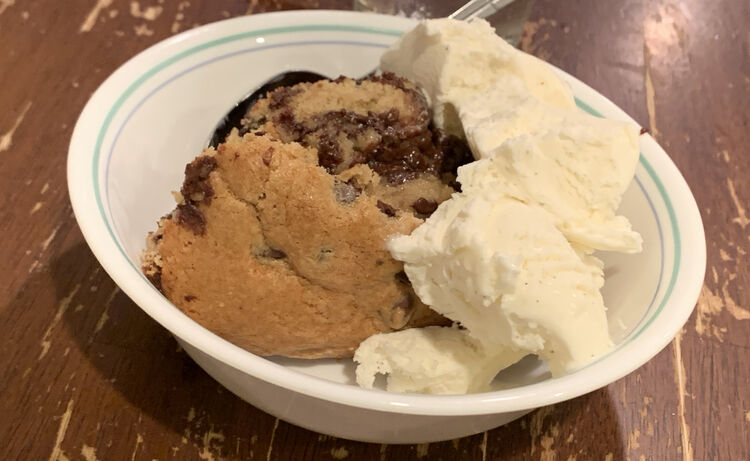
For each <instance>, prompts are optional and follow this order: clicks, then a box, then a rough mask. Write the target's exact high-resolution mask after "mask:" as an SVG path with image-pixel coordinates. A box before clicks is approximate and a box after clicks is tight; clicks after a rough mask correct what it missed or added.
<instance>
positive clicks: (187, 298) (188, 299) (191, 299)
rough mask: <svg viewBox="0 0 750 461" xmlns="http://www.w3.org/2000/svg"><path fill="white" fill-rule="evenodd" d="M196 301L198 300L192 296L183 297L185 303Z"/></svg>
mask: <svg viewBox="0 0 750 461" xmlns="http://www.w3.org/2000/svg"><path fill="white" fill-rule="evenodd" d="M196 299H198V298H196V297H195V296H193V295H185V301H186V302H190V301H194V300H196Z"/></svg>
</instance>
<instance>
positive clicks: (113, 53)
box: [0, 0, 750, 461]
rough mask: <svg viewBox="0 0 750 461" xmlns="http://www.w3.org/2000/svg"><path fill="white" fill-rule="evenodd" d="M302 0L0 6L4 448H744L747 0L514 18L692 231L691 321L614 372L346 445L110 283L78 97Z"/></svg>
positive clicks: (120, 451)
mask: <svg viewBox="0 0 750 461" xmlns="http://www.w3.org/2000/svg"><path fill="white" fill-rule="evenodd" d="M349 5H350V2H349V1H344V0H339V1H328V2H321V6H328V7H340V8H346V7H348V6H349ZM314 6H317V3H316V2H315V0H298V1H296V2H295V1H283V0H273V1H261V0H250V1H249V3H248V1H247V0H214V1H210V2H209V1H205V2H198V1H195V0H191V1H172V2H163V1H162V0H149V1H142V2H137V1H126V0H68V1H64V2H51V1H48V2H33V1H30V0H0V222H2V226H3V233H2V236H3V238H2V239H0V261H2V263H0V264H2V267H3V270H2V271H0V337H1V338H2V339H0V459H7V460H46V459H49V460H53V461H55V460H78V459H84V460H87V461H93V460H119V459H123V460H153V459H158V460H160V461H164V460H170V459H185V460H193V459H195V460H198V459H202V460H220V459H262V460H277V459H278V460H287V459H291V460H303V459H336V460H341V459H353V460H360V459H363V460H409V459H443V460H451V459H462V460H464V459H482V460H485V459H502V460H521V459H530V460H557V461H566V460H567V461H571V460H578V461H582V460H607V461H614V460H624V459H628V460H631V459H632V460H649V459H654V460H693V459H695V460H708V459H712V460H713V459H717V460H740V459H750V442H749V440H750V438H749V437H748V435H747V434H748V433H749V432H750V384H748V382H749V381H750V363H749V362H748V350H749V348H750V339H749V338H750V293H749V292H748V286H749V284H748V282H750V270H748V268H747V265H746V264H745V263H744V262H745V261H747V258H746V253H747V252H748V251H750V242H749V240H750V238H749V231H750V228H748V225H750V217H748V213H750V210H748V208H750V203H748V202H749V200H748V199H750V182H748V181H747V179H745V180H743V179H742V178H743V177H744V178H747V177H748V176H747V175H748V173H747V171H748V168H750V154H748V150H750V127H748V112H749V111H750V109H749V108H750V56H749V55H748V49H749V48H750V35H748V24H750V7H749V6H748V3H747V2H746V1H742V0H718V1H715V2H707V1H701V0H675V1H666V0H657V1H647V0H629V1H624V2H619V1H599V0H579V1H568V2H559V1H557V2H556V1H553V0H539V1H538V2H537V3H536V5H535V9H534V12H533V15H532V19H531V20H530V21H529V23H528V24H527V26H526V28H525V35H524V38H523V41H522V47H523V49H524V50H526V51H529V52H531V53H533V54H535V55H537V56H539V57H541V58H543V59H546V60H548V61H549V62H552V63H554V64H556V65H558V66H559V67H561V68H562V69H565V70H566V71H568V72H570V73H572V74H573V75H575V76H577V77H578V78H580V79H581V80H583V81H585V82H587V83H589V84H590V85H591V86H593V87H594V88H596V89H598V90H600V91H601V92H602V93H603V94H605V95H607V96H608V97H610V98H611V99H612V100H613V101H614V102H615V103H617V104H618V105H619V106H620V107H622V108H623V109H625V110H626V111H627V112H628V113H630V114H631V115H633V116H634V117H635V118H636V119H637V120H638V121H639V122H640V123H641V124H643V125H644V126H647V127H649V128H650V130H651V132H652V133H653V134H654V135H655V136H656V139H657V140H658V141H659V142H660V143H661V144H662V145H663V146H664V148H665V149H666V150H667V152H669V154H670V155H671V157H672V159H674V161H675V163H676V164H677V166H678V167H679V168H680V170H681V171H682V173H683V174H684V175H685V177H686V179H687V181H688V183H689V184H690V186H691V188H692V190H693V193H694V194H695V196H696V199H697V201H698V204H699V206H700V209H701V213H702V216H703V221H704V224H705V228H706V236H707V239H708V271H707V274H706V282H705V285H704V287H703V290H702V292H701V297H700V300H699V301H698V305H697V308H696V310H695V312H694V314H693V316H692V317H691V318H690V320H689V322H688V323H687V324H686V325H685V327H684V329H683V330H682V332H681V333H680V334H679V335H678V337H677V338H675V340H674V341H673V342H672V343H671V344H670V345H669V346H668V347H667V348H666V349H664V350H663V351H662V352H661V353H660V354H659V355H658V356H656V358H654V359H653V360H652V361H650V362H649V363H647V364H646V365H644V366H643V367H642V368H640V369H639V370H637V371H636V372H634V373H632V374H631V375H629V376H627V377H625V378H623V379H621V380H619V381H617V382H616V383H614V384H611V385H610V386H607V387H606V388H603V389H600V390H598V391H596V392H592V393H591V394H588V395H586V396H583V397H580V398H578V399H575V400H572V401H569V402H565V403H561V404H558V405H554V406H550V407H546V408H542V409H540V410H538V411H535V412H534V413H532V414H530V415H529V416H527V417H525V418H522V419H521V420H519V421H516V422H514V423H512V424H510V425H508V426H505V427H501V428H498V429H495V430H493V431H489V432H487V433H483V434H478V435H476V436H473V437H467V438H464V439H460V440H453V441H450V442H445V443H434V444H429V445H427V444H425V445H416V446H385V445H383V446H381V445H371V444H364V443H356V442H350V441H346V440H338V439H335V438H331V437H327V436H323V435H319V434H316V433H313V432H309V431H306V430H303V429H300V428H297V427H295V426H292V425H290V424H286V423H284V422H283V421H279V420H277V419H275V418H273V417H272V416H269V415H267V414H265V413H263V412H261V411H259V410H256V409H255V408H253V407H251V406H250V405H248V404H246V403H244V402H242V401H241V400H240V399H238V398H237V397H235V396H234V395H232V394H231V393H229V392H228V391H226V390H224V389H223V388H222V387H221V386H220V385H218V384H217V383H216V382H215V381H213V380H212V379H211V378H210V377H208V376H207V375H206V374H205V373H204V372H203V371H202V370H201V369H200V368H198V367H197V366H196V365H195V364H194V363H193V362H192V360H190V358H189V357H187V355H186V354H185V353H184V352H182V351H181V350H180V348H179V347H178V346H177V343H176V342H175V340H174V339H173V338H172V337H171V336H170V335H169V334H168V333H167V332H166V331H165V330H164V329H163V328H161V327H160V326H159V325H158V324H156V323H155V322H154V321H152V320H151V319H150V318H149V317H147V316H146V315H145V314H144V313H143V312H142V311H141V310H140V309H139V308H138V307H137V306H136V305H135V304H133V303H132V302H131V301H130V300H129V299H128V297H127V296H125V295H124V294H123V293H122V292H120V291H119V290H118V288H117V287H116V286H115V284H114V283H113V282H112V280H110V278H109V277H108V276H107V275H106V274H105V273H104V272H103V271H102V270H101V268H100V266H99V264H98V263H97V261H96V260H95V259H94V257H93V255H92V254H91V252H90V251H89V249H88V247H87V246H86V244H85V243H84V241H83V238H82V236H81V233H80V231H79V229H78V226H77V225H76V222H75V219H74V218H73V214H72V211H71V207H70V203H69V201H68V197H67V190H66V184H65V160H66V154H67V146H68V142H69V138H70V135H71V131H72V129H73V125H74V123H75V121H76V118H77V116H78V114H79V112H80V111H81V109H82V108H83V105H84V104H85V102H86V100H87V99H88V98H89V96H90V95H91V93H92V92H93V91H94V89H95V88H96V87H97V86H98V85H99V84H100V83H101V82H102V81H103V80H104V79H105V77H106V76H107V75H108V74H109V73H110V72H112V71H113V70H114V69H115V68H116V67H117V66H118V65H120V64H122V63H123V62H124V61H125V60H126V59H128V58H129V57H130V56H132V55H134V54H135V53H137V52H138V51H140V50H142V49H144V48H146V47H148V46H150V45H151V44H153V43H155V42H157V41H159V40H161V39H163V38H165V37H168V36H170V35H172V34H174V33H176V32H179V31H183V30H185V29H189V28H191V27H194V26H196V25H199V24H204V23H208V22H212V21H216V20H219V19H223V18H227V17H231V16H237V15H242V14H250V13H256V12H261V11H266V10H276V9H283V8H299V7H314Z"/></svg>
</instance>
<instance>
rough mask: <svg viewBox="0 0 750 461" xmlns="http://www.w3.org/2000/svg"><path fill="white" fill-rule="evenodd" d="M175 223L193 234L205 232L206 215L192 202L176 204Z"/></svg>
mask: <svg viewBox="0 0 750 461" xmlns="http://www.w3.org/2000/svg"><path fill="white" fill-rule="evenodd" d="M177 223H178V224H179V225H181V226H182V227H185V228H186V229H188V230H190V231H192V232H193V234H195V235H204V234H205V233H206V217H205V216H203V213H202V212H201V210H199V209H198V208H197V207H196V206H195V205H193V204H192V203H186V204H180V205H177Z"/></svg>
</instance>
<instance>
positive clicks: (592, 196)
mask: <svg viewBox="0 0 750 461" xmlns="http://www.w3.org/2000/svg"><path fill="white" fill-rule="evenodd" d="M381 67H382V68H383V69H384V70H389V71H393V72H396V73H398V74H401V75H404V76H406V77H408V78H410V79H412V80H414V81H416V82H417V83H418V84H420V85H421V86H422V87H423V88H424V90H425V92H426V93H427V95H428V96H429V98H430V99H431V101H432V104H433V110H434V114H433V121H434V123H435V124H436V125H437V126H439V127H441V128H443V129H445V130H446V131H448V132H450V133H452V134H456V135H459V136H463V137H465V138H466V139H467V141H468V143H469V145H470V147H471V148H472V152H473V154H474V157H475V158H477V159H478V160H477V161H475V162H472V163H470V164H467V165H464V166H462V167H461V168H459V170H458V177H457V181H458V182H459V183H460V184H461V192H458V193H455V194H453V196H452V197H451V198H450V199H449V200H447V201H445V202H443V203H442V204H440V206H439V207H438V208H437V210H436V211H435V212H434V213H433V214H432V216H430V217H429V218H428V219H427V220H426V221H425V222H424V223H423V224H421V225H420V226H419V227H417V228H416V229H415V230H414V231H413V232H412V233H411V234H410V235H401V236H395V237H394V238H392V239H391V240H390V241H389V242H388V249H389V250H390V252H391V254H392V255H393V257H394V258H395V259H397V260H400V261H403V262H404V270H405V272H406V274H407V276H408V277H409V280H410V281H411V283H412V286H413V287H414V291H415V292H416V293H417V295H418V296H419V298H420V299H421V300H422V301H423V302H424V303H425V304H427V305H428V306H430V307H431V308H432V309H433V310H435V311H437V312H439V313H440V314H443V315H444V316H446V317H447V318H449V319H451V320H453V321H454V322H456V324H459V325H461V327H463V329H456V328H452V329H451V328H440V327H433V328H431V329H430V330H429V331H427V330H425V331H421V332H420V330H417V331H412V330H409V331H403V332H398V333H388V334H381V335H377V337H371V338H369V339H367V340H365V341H364V342H363V343H362V345H361V346H360V348H359V349H358V350H357V352H356V354H355V360H356V361H357V362H358V363H359V365H358V368H357V380H358V383H359V384H360V385H363V386H365V387H368V386H372V383H373V380H374V376H375V374H377V373H383V374H387V375H388V376H389V377H388V380H387V388H388V389H389V390H392V391H398V392H428V393H436V392H439V393H446V392H479V391H484V390H488V389H489V382H490V381H489V380H491V377H492V376H494V375H495V374H496V373H497V372H499V371H500V370H501V369H502V368H504V367H506V366H508V365H510V364H511V363H513V362H514V361H516V360H518V359H520V358H521V357H523V356H524V355H526V354H536V355H538V356H539V357H541V358H542V359H544V360H545V361H546V362H547V363H548V365H549V368H550V371H551V372H552V375H553V376H560V375H562V374H565V373H569V372H571V371H573V370H575V369H577V368H580V367H582V366H584V365H586V364H587V363H590V362H591V361H593V360H595V359H596V358H597V357H600V356H601V355H603V354H604V353H606V352H607V351H608V350H609V349H610V348H611V347H612V342H611V340H610V337H609V329H608V325H607V316H606V307H605V305H604V300H603V298H602V295H601V292H600V290H601V288H602V286H603V284H604V276H603V270H602V267H603V264H602V262H601V261H600V260H599V259H597V258H596V257H595V256H593V252H594V251H595V250H607V251H621V252H625V253H635V252H638V251H640V250H641V246H642V239H641V236H640V235H639V234H638V233H637V232H635V231H634V230H633V229H632V228H631V226H630V223H629V222H628V220H627V219H626V218H625V217H624V216H620V215H618V214H617V207H618V206H619V204H620V200H621V198H622V195H623V193H624V192H625V190H626V189H627V188H628V186H629V184H630V182H631V181H632V178H633V175H634V173H635V167H636V164H637V162H638V156H639V150H638V131H637V127H635V125H633V124H631V123H627V122H621V121H614V120H605V119H601V118H597V117H593V116H590V115H588V114H586V113H584V112H582V111H581V110H579V109H578V108H577V107H576V105H575V100H574V98H573V95H572V93H571V91H570V88H569V87H568V85H567V84H566V83H565V82H563V81H562V80H560V79H559V78H558V77H557V76H556V75H555V74H554V73H553V71H552V70H551V68H550V67H549V66H548V65H546V64H545V63H543V62H541V61H539V60H537V59H535V58H533V57H531V56H528V55H526V54H524V53H521V52H520V51H518V50H515V49H514V48H512V47H510V46H509V45H508V44H507V43H505V42H504V41H503V40H502V39H501V38H500V37H497V36H496V35H495V33H494V31H493V30H492V28H491V27H490V26H489V24H487V23H486V22H484V21H475V22H471V23H463V22H459V21H452V20H448V19H440V20H431V21H424V22H422V23H420V25H418V26H417V27H416V28H415V29H414V30H412V31H410V32H408V33H407V34H405V35H404V36H403V37H402V38H401V39H400V40H399V41H398V42H397V43H396V44H395V45H394V46H393V47H391V48H390V49H389V50H388V51H387V52H386V53H385V54H384V56H383V58H382V60H381ZM406 351H408V352H406ZM488 376H489V377H490V378H488ZM488 379H489V380H488Z"/></svg>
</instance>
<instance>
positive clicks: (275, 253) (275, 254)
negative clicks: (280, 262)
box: [262, 247, 286, 259]
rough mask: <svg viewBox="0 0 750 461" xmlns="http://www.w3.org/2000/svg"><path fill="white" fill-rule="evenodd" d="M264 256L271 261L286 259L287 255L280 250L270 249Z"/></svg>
mask: <svg viewBox="0 0 750 461" xmlns="http://www.w3.org/2000/svg"><path fill="white" fill-rule="evenodd" d="M262 256H264V257H266V258H271V259H283V258H286V253H284V252H283V251H281V250H279V249H276V248H271V247H269V248H268V249H267V250H266V251H264V252H263V254H262Z"/></svg>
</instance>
